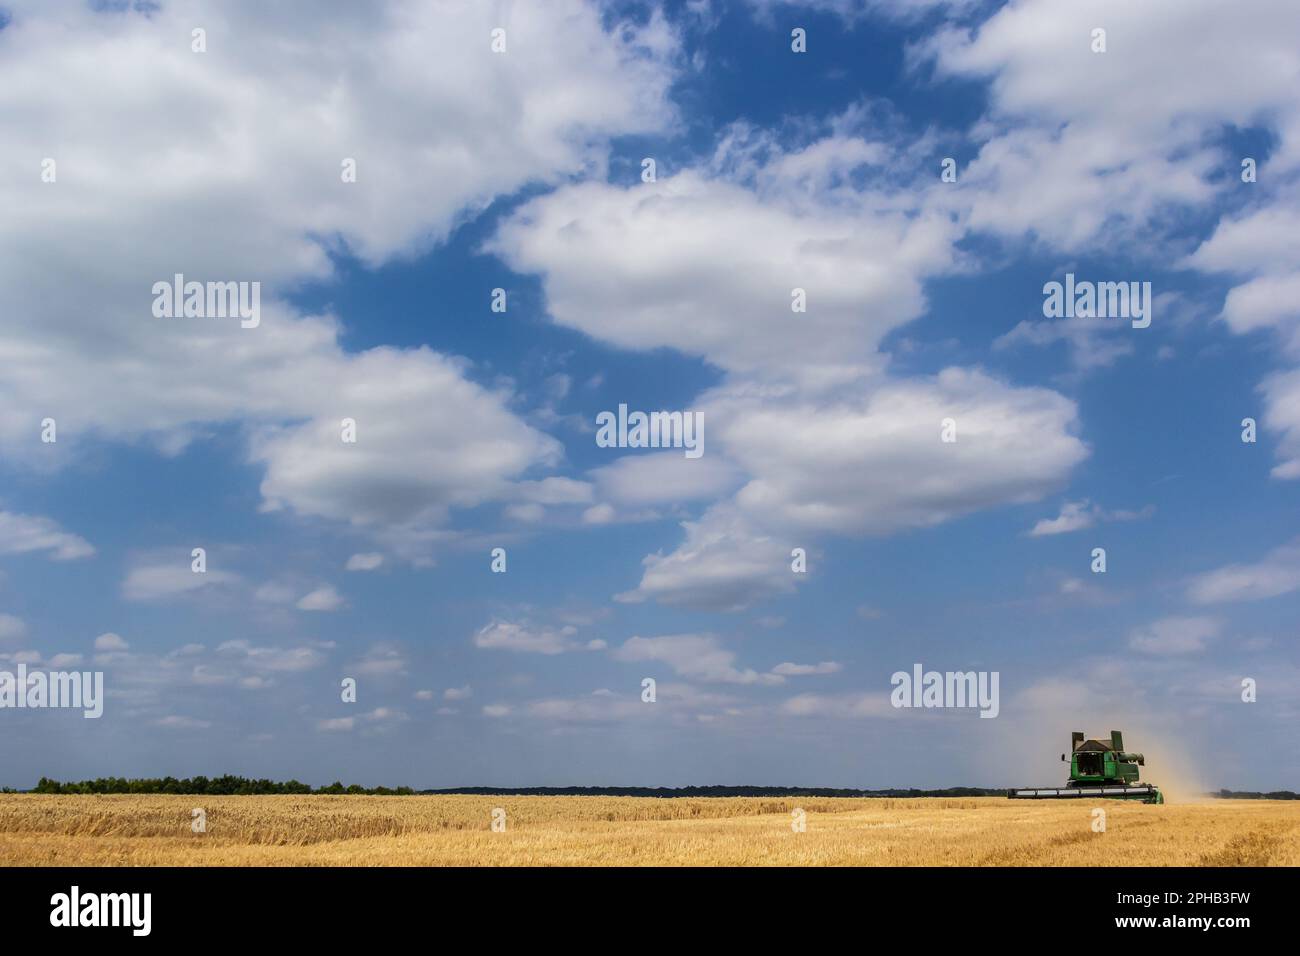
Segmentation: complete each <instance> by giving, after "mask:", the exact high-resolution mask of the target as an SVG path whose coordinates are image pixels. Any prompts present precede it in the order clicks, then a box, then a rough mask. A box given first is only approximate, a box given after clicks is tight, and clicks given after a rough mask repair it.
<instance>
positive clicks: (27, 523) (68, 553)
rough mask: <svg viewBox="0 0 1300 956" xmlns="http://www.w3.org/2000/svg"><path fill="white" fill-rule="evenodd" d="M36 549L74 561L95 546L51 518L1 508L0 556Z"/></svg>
mask: <svg viewBox="0 0 1300 956" xmlns="http://www.w3.org/2000/svg"><path fill="white" fill-rule="evenodd" d="M2 374H3V373H0V375H2ZM0 427H2V426H0ZM33 552H48V555H49V557H50V558H52V559H54V560H55V561H74V560H76V559H78V558H88V557H90V556H91V555H93V554H94V553H95V549H94V548H93V547H92V546H91V544H90V542H89V541H87V540H86V539H85V538H82V537H80V536H79V535H75V534H71V533H69V532H67V531H64V530H62V529H61V528H60V527H59V526H58V524H57V523H56V522H54V521H53V520H52V519H50V518H45V517H42V516H40V515H20V514H14V513H13V512H11V511H0V556H4V555H11V554H31V553H33Z"/></svg>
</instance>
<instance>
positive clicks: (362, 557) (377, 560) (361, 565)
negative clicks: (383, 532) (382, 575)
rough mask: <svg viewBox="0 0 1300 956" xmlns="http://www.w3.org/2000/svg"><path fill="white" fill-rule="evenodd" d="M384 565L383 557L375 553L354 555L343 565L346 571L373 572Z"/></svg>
mask: <svg viewBox="0 0 1300 956" xmlns="http://www.w3.org/2000/svg"><path fill="white" fill-rule="evenodd" d="M383 563H384V556H383V555H382V554H380V553H378V552H376V551H370V552H366V553H364V554H354V555H352V557H350V558H348V563H347V564H346V565H345V567H346V569H347V570H348V571H373V570H375V569H376V568H377V567H379V566H380V565H381V564H383Z"/></svg>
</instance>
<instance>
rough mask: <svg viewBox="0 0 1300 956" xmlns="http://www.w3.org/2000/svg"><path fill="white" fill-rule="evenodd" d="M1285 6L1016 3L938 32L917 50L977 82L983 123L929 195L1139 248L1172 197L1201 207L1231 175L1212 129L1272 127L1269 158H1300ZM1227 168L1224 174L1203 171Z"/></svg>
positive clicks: (1077, 237)
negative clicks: (966, 152)
mask: <svg viewBox="0 0 1300 956" xmlns="http://www.w3.org/2000/svg"><path fill="white" fill-rule="evenodd" d="M1291 12H1292V10H1291V5H1290V3H1289V0H1260V2H1259V3H1257V4H1256V5H1254V7H1253V8H1252V11H1251V16H1249V17H1224V16H1223V8H1222V6H1221V5H1220V4H1219V3H1217V2H1216V0H1151V2H1147V3H1141V4H1133V3H1128V2H1125V0H1096V2H1092V3H1088V4H1086V5H1077V4H1070V5H1064V6H1063V5H1061V4H1060V3H1057V2H1055V0H1023V2H1019V3H1013V4H1007V5H1006V6H1004V7H1002V8H1001V9H999V10H998V11H997V12H996V13H994V15H993V16H992V17H990V18H989V19H988V20H987V21H986V22H985V23H984V24H982V25H981V26H980V27H979V28H978V30H976V31H973V32H971V33H967V32H965V31H962V30H952V31H949V32H945V33H941V34H939V35H938V36H937V37H936V38H934V39H932V40H931V41H928V42H927V43H926V44H924V46H923V48H922V49H921V50H920V51H918V52H920V53H921V56H919V57H918V59H926V58H928V57H932V58H933V59H934V61H935V62H936V63H937V65H938V68H939V72H940V73H941V74H944V75H955V76H959V77H966V78H988V79H989V80H990V81H991V121H990V122H985V123H984V124H982V125H981V126H980V127H977V132H980V133H982V135H983V137H984V138H985V140H986V141H985V143H984V144H983V146H982V147H981V149H980V152H979V155H978V156H977V158H976V159H975V160H974V161H973V162H972V163H970V164H969V165H968V166H967V167H966V168H965V169H963V170H962V172H961V176H960V178H959V182H958V183H957V184H950V185H953V186H954V188H952V189H949V190H948V191H947V192H946V193H936V196H937V197H940V199H939V201H943V202H946V203H951V204H952V206H953V207H954V208H960V209H963V210H964V214H966V215H967V216H968V222H969V225H970V226H971V227H972V228H975V229H980V230H990V231H993V232H997V233H1002V234H1006V235H1011V236H1023V235H1027V234H1032V235H1034V236H1037V237H1039V238H1041V239H1045V240H1047V241H1048V242H1050V243H1052V244H1054V245H1055V246H1057V247H1058V248H1062V249H1082V248H1085V247H1088V246H1090V245H1091V244H1093V243H1095V242H1096V241H1097V240H1098V238H1100V237H1103V236H1104V238H1105V241H1106V243H1107V244H1108V245H1109V246H1110V247H1111V248H1117V247H1123V246H1133V247H1137V246H1138V244H1139V243H1141V244H1142V245H1144V246H1145V247H1146V249H1147V254H1148V255H1149V254H1150V251H1151V250H1152V249H1153V248H1154V247H1156V246H1157V245H1158V243H1159V240H1160V239H1161V238H1162V236H1161V233H1160V229H1161V227H1162V226H1163V223H1162V222H1161V221H1160V220H1161V215H1162V213H1164V212H1165V211H1166V210H1167V209H1168V208H1169V207H1170V206H1172V205H1179V206H1189V207H1190V206H1196V207H1204V205H1205V204H1207V203H1208V202H1210V201H1211V200H1212V199H1213V198H1214V197H1215V195H1216V193H1218V192H1220V191H1222V190H1225V189H1228V188H1232V186H1233V185H1234V180H1235V173H1236V172H1238V171H1239V170H1238V160H1239V157H1236V156H1231V155H1227V154H1226V152H1225V151H1222V150H1219V149H1217V148H1215V147H1214V146H1213V145H1211V144H1212V141H1213V137H1214V136H1216V135H1217V134H1218V133H1219V132H1220V131H1221V130H1222V129H1223V128H1224V127H1225V126H1229V125H1235V126H1238V127H1241V128H1248V127H1251V126H1253V125H1255V124H1257V123H1258V124H1267V125H1271V126H1273V127H1274V128H1275V129H1276V130H1277V131H1278V133H1279V134H1280V138H1281V145H1280V147H1279V150H1278V155H1277V156H1276V158H1275V160H1274V162H1276V163H1277V164H1278V166H1280V167H1286V166H1294V165H1295V164H1296V163H1297V162H1300V111H1297V110H1296V101H1295V99H1294V97H1292V96H1291V95H1290V89H1291V87H1292V86H1293V85H1294V82H1295V80H1296V78H1297V76H1300V52H1298V51H1300V23H1298V22H1297V20H1296V18H1295V17H1294V16H1292V15H1291ZM1097 26H1104V27H1105V29H1106V30H1107V31H1108V34H1107V35H1108V49H1107V52H1105V53H1093V52H1092V50H1091V33H1092V30H1093V29H1094V28H1095V27H1097ZM1207 62H1213V63H1214V64H1215V65H1216V68H1215V69H1213V70H1207V69H1205V68H1204V65H1205V64H1206V63H1207ZM1135 90H1140V91H1141V95H1140V96H1137V95H1134V91H1135ZM1026 123H1028V125H1027V126H1026V125H1025V124H1026ZM1008 124H1014V128H1011V129H1009V130H1008V129H1007V126H1008ZM1225 168H1226V169H1228V170H1229V171H1230V173H1231V174H1232V175H1229V176H1228V177H1227V178H1226V180H1223V181H1220V182H1218V183H1214V182H1212V181H1211V180H1212V177H1214V176H1215V174H1217V173H1218V172H1220V171H1222V170H1223V169H1225Z"/></svg>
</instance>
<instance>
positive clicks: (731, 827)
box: [0, 794, 1300, 866]
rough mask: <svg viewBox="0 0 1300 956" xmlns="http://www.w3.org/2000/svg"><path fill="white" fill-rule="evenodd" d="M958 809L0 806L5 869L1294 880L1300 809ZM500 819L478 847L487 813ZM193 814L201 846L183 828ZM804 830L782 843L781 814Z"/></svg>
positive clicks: (572, 800) (390, 801)
mask: <svg viewBox="0 0 1300 956" xmlns="http://www.w3.org/2000/svg"><path fill="white" fill-rule="evenodd" d="M1093 805H1094V804H1093V802H1088V801H1078V802H1075V801H1070V802H1068V803H1067V802H1062V803H1050V802H1031V801H1011V800H1005V799H998V798H991V797H986V798H970V799H884V800H882V799H839V798H834V799H832V798H809V799H802V798H787V799H772V798H757V797H737V798H699V799H687V798H675V799H656V798H647V797H491V796H428V797H364V796H361V797H356V796H310V797H271V796H265V797H176V796H38V795H31V794H18V795H4V796H0V863H3V864H7V865H18V866H42V865H83V866H121V865H135V866H185V865H194V866H276V865H308V866H314V865H320V866H334V865H349V866H355V865H361V866H371V865H374V866H388V865H407V866H439V865H455V866H480V865H481V866H515V865H534V866H536V865H542V866H551V865H555V866H567V865H616V866H621V865H669V866H672V865H710V866H712V865H732V866H776V865H833V866H842V865H850V866H924V865H931V866H944V865H955V866H985V865H993V866H1070V865H1082V866H1094V865H1095V866H1114V865H1120V866H1126V865H1127V866H1167V865H1190V866H1195V865H1218V866H1239V865H1253V866H1260V865H1272V866H1278V865H1281V866H1295V865H1298V864H1300V804H1296V803H1289V802H1284V801H1263V800H1213V801H1205V802H1201V803H1195V804H1187V805H1171V804H1168V805H1165V806H1144V805H1141V804H1131V803H1122V802H1117V801H1096V805H1097V806H1101V807H1104V809H1105V810H1106V831H1105V832H1104V833H1097V832H1093V829H1092V824H1093V816H1092V809H1093ZM497 807H500V808H502V809H504V810H505V812H506V818H505V819H506V828H505V831H504V832H493V830H492V827H491V824H492V811H493V810H494V809H495V808H497ZM195 808H201V809H202V810H203V811H204V813H205V814H206V829H205V832H202V833H195V832H193V831H192V829H191V811H192V810H193V809H195ZM796 808H799V809H802V810H803V811H804V812H805V814H806V829H805V830H804V831H803V832H794V830H793V828H792V827H791V822H792V819H793V818H792V815H791V812H792V811H793V810H795V809H796Z"/></svg>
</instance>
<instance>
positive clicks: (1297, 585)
mask: <svg viewBox="0 0 1300 956" xmlns="http://www.w3.org/2000/svg"><path fill="white" fill-rule="evenodd" d="M1296 590H1300V541H1293V542H1291V543H1289V544H1285V545H1282V546H1281V547H1278V548H1274V549H1273V550H1272V551H1270V552H1269V553H1268V554H1267V555H1265V556H1264V558H1263V559H1262V560H1260V561H1257V562H1255V563H1254V564H1227V565H1224V566H1223V567H1221V568H1215V569H1214V570H1212V571H1206V572H1205V573H1203V574H1198V575H1196V576H1194V577H1193V578H1192V579H1191V581H1190V582H1189V583H1188V586H1187V596H1188V597H1189V598H1190V599H1191V600H1192V601H1193V602H1195V603H1196V604H1222V603H1227V602H1231V601H1259V600H1263V599H1264V598H1272V597H1278V596H1280V595H1283V594H1290V593H1291V592H1293V591H1296Z"/></svg>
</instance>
